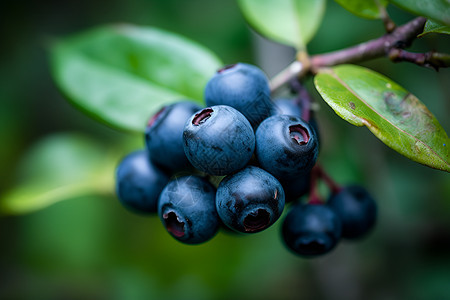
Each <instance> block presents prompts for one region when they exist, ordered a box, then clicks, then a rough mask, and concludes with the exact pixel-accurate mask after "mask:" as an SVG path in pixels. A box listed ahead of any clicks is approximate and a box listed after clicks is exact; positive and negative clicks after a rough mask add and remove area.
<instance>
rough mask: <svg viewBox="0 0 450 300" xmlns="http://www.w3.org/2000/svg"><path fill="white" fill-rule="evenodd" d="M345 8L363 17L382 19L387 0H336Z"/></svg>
mask: <svg viewBox="0 0 450 300" xmlns="http://www.w3.org/2000/svg"><path fill="white" fill-rule="evenodd" d="M334 1H336V2H337V3H339V4H340V5H341V6H342V7H343V8H345V9H346V10H348V11H350V12H351V13H352V14H355V15H357V16H359V17H362V18H367V19H380V18H382V17H383V14H384V10H385V8H386V6H387V3H388V1H387V0H334Z"/></svg>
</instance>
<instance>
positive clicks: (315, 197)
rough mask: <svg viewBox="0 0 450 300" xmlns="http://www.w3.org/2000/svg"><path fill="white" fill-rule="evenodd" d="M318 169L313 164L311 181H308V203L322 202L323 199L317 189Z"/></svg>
mask: <svg viewBox="0 0 450 300" xmlns="http://www.w3.org/2000/svg"><path fill="white" fill-rule="evenodd" d="M319 171H320V170H319V169H318V168H317V167H316V166H314V167H313V168H312V170H311V182H310V188H309V190H310V192H309V197H308V204H323V200H322V198H321V197H320V195H319V193H318V191H317V183H318V179H319Z"/></svg>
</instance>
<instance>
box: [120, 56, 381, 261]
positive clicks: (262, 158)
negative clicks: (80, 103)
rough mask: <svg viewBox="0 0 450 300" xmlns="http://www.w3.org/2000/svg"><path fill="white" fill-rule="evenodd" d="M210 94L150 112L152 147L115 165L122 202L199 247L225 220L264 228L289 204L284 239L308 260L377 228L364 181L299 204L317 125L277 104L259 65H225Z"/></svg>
mask: <svg viewBox="0 0 450 300" xmlns="http://www.w3.org/2000/svg"><path fill="white" fill-rule="evenodd" d="M204 96H205V102H206V105H207V107H206V108H202V107H200V106H199V105H197V104H196V103H194V102H193V101H189V100H184V101H180V102H177V103H174V104H171V105H168V106H165V107H163V108H162V109H161V110H160V111H159V112H157V113H156V114H155V115H154V116H153V117H151V119H150V120H149V122H148V125H147V127H146V131H145V142H146V149H145V150H138V151H135V152H132V153H131V154H129V155H128V156H126V157H125V158H124V159H123V160H122V161H121V162H120V164H119V166H118V167H117V170H116V192H117V195H118V198H119V200H120V202H121V203H122V204H123V205H124V206H125V207H126V208H128V209H130V210H132V211H135V212H141V213H157V214H158V215H159V217H160V219H161V221H162V223H163V225H164V227H165V228H166V229H167V231H168V232H169V233H170V234H171V235H172V236H173V237H174V238H175V239H177V240H179V241H181V242H183V243H186V244H199V243H203V242H205V241H207V240H209V239H211V238H212V237H213V236H214V235H215V234H216V233H217V231H218V230H219V228H220V227H222V226H225V228H230V229H232V230H233V231H236V232H241V233H248V234H250V233H256V232H260V231H262V230H264V229H266V228H268V227H269V226H271V225H272V224H274V223H275V222H276V221H277V220H278V219H279V218H280V216H281V214H282V212H283V210H284V207H285V203H289V202H292V205H291V207H290V211H289V213H288V214H287V215H286V218H285V219H284V221H283V226H282V236H283V239H284V241H285V244H286V245H287V246H288V247H289V248H290V249H291V250H292V251H294V252H295V253H297V254H299V255H303V256H315V255H320V254H324V253H327V252H329V251H330V250H331V249H333V248H334V247H335V246H336V244H337V243H338V241H339V240H340V239H341V237H342V238H358V237H361V236H363V235H365V234H366V232H368V231H369V230H370V229H371V228H372V227H373V225H374V223H375V216H376V206H375V202H374V200H373V199H372V197H371V196H370V195H369V194H368V193H367V191H366V190H365V189H364V188H362V187H359V186H347V187H343V188H340V189H337V190H335V191H334V192H333V193H331V196H330V198H329V199H328V201H327V202H326V203H318V202H311V201H310V202H308V203H303V202H300V201H296V200H297V199H300V197H302V196H303V195H305V194H307V193H308V192H309V190H310V188H311V186H312V184H311V173H312V171H313V167H314V165H315V164H316V160H317V156H318V153H319V137H318V129H317V124H316V123H315V122H314V120H311V121H305V120H304V119H302V118H301V116H302V115H301V106H300V105H298V103H297V101H295V99H279V100H274V101H272V99H271V97H270V88H269V83H268V80H267V77H266V76H265V74H264V73H263V72H262V71H261V70H260V69H259V68H257V67H255V66H253V65H249V64H244V63H238V64H235V65H230V66H227V67H225V68H223V69H220V70H219V71H218V72H217V73H216V74H215V75H214V76H213V77H212V78H211V79H210V81H209V82H208V83H207V85H206V88H205V93H204ZM213 182H215V183H216V184H213Z"/></svg>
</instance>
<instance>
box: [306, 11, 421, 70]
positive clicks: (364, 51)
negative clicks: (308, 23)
mask: <svg viewBox="0 0 450 300" xmlns="http://www.w3.org/2000/svg"><path fill="white" fill-rule="evenodd" d="M425 22H426V19H425V18H423V17H418V18H416V19H414V20H412V21H410V22H408V23H406V24H404V25H402V26H399V27H397V28H396V29H395V30H394V31H392V32H391V33H389V34H386V35H384V36H382V37H380V38H377V39H374V40H371V41H368V42H365V43H362V44H359V45H356V46H353V47H350V48H346V49H342V50H338V51H334V52H330V53H325V54H318V55H314V56H312V57H311V68H312V71H313V72H315V71H316V70H317V69H318V68H321V67H327V66H334V65H338V64H343V63H357V62H361V61H366V60H370V59H374V58H378V57H382V56H385V55H387V54H388V53H389V51H390V50H391V49H392V48H403V47H407V46H409V45H410V44H411V42H412V41H413V40H414V39H415V38H416V37H417V35H418V34H420V33H421V32H422V31H423V27H424V26H425Z"/></svg>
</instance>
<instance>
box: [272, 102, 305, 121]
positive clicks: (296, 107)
mask: <svg viewBox="0 0 450 300" xmlns="http://www.w3.org/2000/svg"><path fill="white" fill-rule="evenodd" d="M273 105H274V110H273V113H272V115H290V116H295V117H301V116H302V109H301V107H300V104H298V103H296V101H295V99H288V98H281V99H274V100H273Z"/></svg>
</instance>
